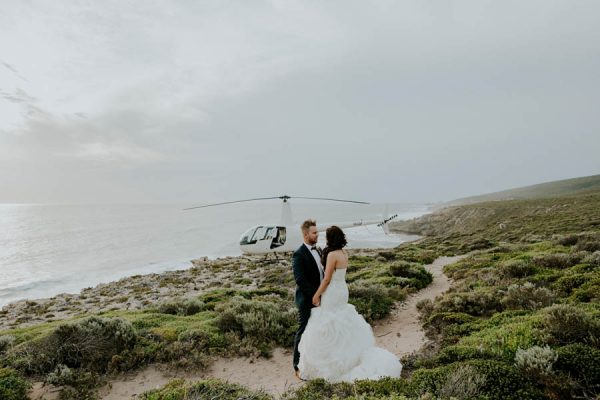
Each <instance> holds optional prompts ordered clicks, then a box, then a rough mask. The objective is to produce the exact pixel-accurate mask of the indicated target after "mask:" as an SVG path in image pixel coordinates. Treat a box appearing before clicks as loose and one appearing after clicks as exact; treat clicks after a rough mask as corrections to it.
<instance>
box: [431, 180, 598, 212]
mask: <svg viewBox="0 0 600 400" xmlns="http://www.w3.org/2000/svg"><path fill="white" fill-rule="evenodd" d="M596 190H600V175H592V176H584V177H579V178H572V179H563V180H559V181H552V182H545V183H540V184H537V185H531V186H524V187H520V188H515V189H508V190H503V191H500V192H494V193H487V194H482V195H478V196H470V197H463V198H460V199H456V200H452V201H449V202H447V203H444V204H443V205H442V207H443V206H455V205H464V204H473V203H481V202H485V201H497V200H525V199H540V198H548V197H559V196H568V195H574V194H580V193H584V192H589V191H596Z"/></svg>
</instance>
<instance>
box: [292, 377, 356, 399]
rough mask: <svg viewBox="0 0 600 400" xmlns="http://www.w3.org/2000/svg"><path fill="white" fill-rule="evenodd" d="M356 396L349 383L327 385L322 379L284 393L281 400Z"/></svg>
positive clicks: (352, 386)
mask: <svg viewBox="0 0 600 400" xmlns="http://www.w3.org/2000/svg"><path fill="white" fill-rule="evenodd" d="M354 394H356V392H355V391H354V385H352V384H351V383H329V382H327V381H325V380H324V379H313V380H310V381H308V382H306V384H305V385H303V386H302V387H301V388H299V389H297V390H293V391H289V392H287V393H285V394H284V395H283V396H282V397H281V399H282V400H330V399H333V398H340V399H346V398H348V397H350V396H352V395H354Z"/></svg>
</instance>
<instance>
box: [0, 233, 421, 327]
mask: <svg viewBox="0 0 600 400" xmlns="http://www.w3.org/2000/svg"><path fill="white" fill-rule="evenodd" d="M421 239H422V237H417V238H414V239H413V240H407V241H405V242H402V243H401V244H404V243H413V242H416V241H419V240H421ZM395 247H397V246H395ZM385 250H386V249H385V248H369V249H349V252H350V254H352V255H371V256H376V255H377V254H378V252H380V251H385ZM278 257H279V260H277V261H276V260H275V259H274V258H273V257H272V256H271V257H269V258H270V259H269V260H266V261H265V256H264V255H260V256H256V255H240V256H227V257H221V258H216V259H213V260H211V259H209V258H208V257H201V258H196V259H193V260H190V261H189V263H190V264H191V266H190V267H189V268H186V269H176V270H168V271H164V272H161V273H149V274H136V275H129V276H126V277H123V278H121V279H118V280H115V281H110V282H105V283H99V284H97V285H96V286H94V287H86V288H83V289H82V290H81V291H80V292H79V293H60V294H57V295H55V296H52V297H45V298H35V299H23V300H18V301H15V302H11V303H8V304H6V305H4V306H3V307H2V308H1V309H0V332H1V331H4V330H9V329H15V328H26V327H31V326H34V325H38V324H42V323H46V322H54V321H64V320H68V319H72V318H77V317H83V316H85V315H90V314H99V313H106V312H110V311H117V310H128V311H129V310H131V311H140V310H143V309H147V308H151V307H154V306H158V305H160V304H161V303H163V302H165V301H169V300H172V299H177V298H187V297H194V296H197V295H200V294H201V293H202V292H204V291H206V290H211V289H216V288H227V289H236V290H251V289H254V288H257V287H258V286H259V285H260V283H261V282H262V281H264V280H265V278H268V275H269V274H270V273H281V272H285V271H286V270H287V271H288V272H289V271H291V252H288V253H282V254H280V255H278ZM269 267H271V268H269ZM223 282H225V283H223ZM293 289H294V288H293V287H290V288H289V290H290V291H293Z"/></svg>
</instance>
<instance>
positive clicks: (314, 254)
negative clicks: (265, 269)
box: [292, 219, 325, 378]
mask: <svg viewBox="0 0 600 400" xmlns="http://www.w3.org/2000/svg"><path fill="white" fill-rule="evenodd" d="M301 229H302V236H303V238H304V243H303V244H302V245H301V246H300V247H299V248H298V250H296V251H295V252H294V255H293V256H292V267H293V268H294V278H295V279H296V307H298V315H299V318H298V321H299V323H300V327H299V328H298V331H297V332H296V337H295V339H294V370H295V371H296V376H297V377H298V378H299V374H298V362H299V361H300V353H299V352H298V343H300V338H301V337H302V334H303V333H304V329H305V328H306V324H307V323H308V318H309V317H310V310H311V308H313V307H314V306H313V304H312V298H313V296H314V294H315V292H316V291H317V289H318V288H319V285H320V284H321V281H322V280H323V276H324V270H325V269H324V268H323V265H322V264H321V249H320V248H319V247H317V239H318V237H319V232H318V231H317V222H316V221H315V220H312V219H309V220H306V221H304V222H303V223H302V226H301Z"/></svg>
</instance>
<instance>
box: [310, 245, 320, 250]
mask: <svg viewBox="0 0 600 400" xmlns="http://www.w3.org/2000/svg"><path fill="white" fill-rule="evenodd" d="M310 249H311V250H317V246H313V247H311V248H310ZM317 251H318V250H317Z"/></svg>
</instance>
